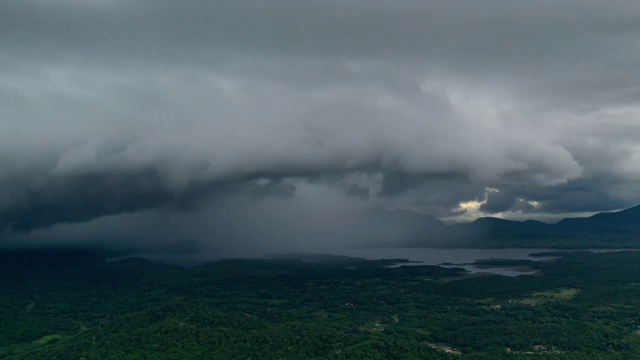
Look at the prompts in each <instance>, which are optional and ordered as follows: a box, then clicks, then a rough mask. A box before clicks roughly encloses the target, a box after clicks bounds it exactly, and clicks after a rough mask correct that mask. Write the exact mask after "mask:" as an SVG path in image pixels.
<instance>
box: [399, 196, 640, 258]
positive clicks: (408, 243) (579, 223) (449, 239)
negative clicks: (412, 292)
mask: <svg viewBox="0 0 640 360" xmlns="http://www.w3.org/2000/svg"><path fill="white" fill-rule="evenodd" d="M388 216H391V217H392V218H393V221H394V222H400V221H403V222H404V223H406V224H409V226H411V227H412V228H413V229H414V230H417V232H416V235H412V236H411V237H410V238H407V239H404V240H403V242H401V243H400V244H399V246H402V247H418V246H434V247H487V248H492V247H552V248H590V247H593V248H623V247H624V248H640V205H638V206H634V207H632V208H629V209H626V210H622V211H618V212H603V213H598V214H595V215H593V216H590V217H585V218H566V219H563V220H561V221H559V222H557V223H554V224H548V223H543V222H540V221H535V220H527V221H513V220H504V219H498V218H493V217H483V218H478V219H476V220H475V221H473V222H470V223H458V224H452V225H446V224H444V223H443V222H442V221H440V220H438V219H437V218H435V217H433V216H430V215H419V214H415V213H412V215H408V214H407V212H397V211H388ZM399 218H403V219H402V220H400V219H399Z"/></svg>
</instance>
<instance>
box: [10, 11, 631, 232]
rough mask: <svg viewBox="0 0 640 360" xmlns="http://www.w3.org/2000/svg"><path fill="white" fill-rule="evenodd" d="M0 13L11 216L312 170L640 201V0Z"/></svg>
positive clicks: (412, 194)
mask: <svg viewBox="0 0 640 360" xmlns="http://www.w3.org/2000/svg"><path fill="white" fill-rule="evenodd" d="M1 7H2V10H1V11H0V48H2V49H3V51H2V53H1V54H0V109H1V110H0V228H2V229H4V230H5V231H6V232H13V231H28V230H32V229H40V228H46V227H50V226H52V225H56V224H64V223H82V222H86V221H89V220H94V219H98V218H101V217H104V216H115V215H118V214H135V213H137V212H140V211H163V212H164V211H168V212H170V213H171V212H173V213H176V212H177V213H184V212H185V211H188V212H189V213H191V214H192V215H193V213H198V212H202V211H205V210H203V209H204V208H207V207H211V206H213V207H214V208H218V207H220V208H225V206H227V205H225V204H227V202H226V200H225V201H223V200H220V199H223V198H224V199H228V198H234V197H238V198H246V197H247V196H248V197H249V198H252V199H254V200H255V199H258V198H259V199H263V200H260V201H266V202H267V203H269V202H270V201H271V202H273V201H274V200H273V199H274V198H283V197H284V198H285V199H288V200H286V201H292V202H295V199H296V198H297V197H299V196H300V191H303V190H301V189H304V188H314V187H315V186H321V187H323V188H324V187H325V186H327V187H329V188H332V189H336V191H338V192H339V193H341V194H342V198H343V201H338V200H335V199H334V200H335V202H336V206H340V204H343V203H345V204H346V203H349V204H351V203H352V202H353V201H357V202H359V205H358V206H370V205H373V206H384V207H388V208H401V209H412V210H417V211H420V212H425V213H431V214H434V215H438V216H445V217H446V216H455V215H459V214H461V212H463V211H464V210H463V209H460V208H459V205H460V203H461V202H468V201H474V200H475V201H482V200H483V199H485V194H488V195H487V196H486V202H485V203H484V204H483V205H481V207H480V209H479V210H480V211H482V212H484V213H485V214H494V213H504V214H505V216H510V215H509V214H516V213H526V214H530V215H532V216H535V215H536V214H537V215H541V214H547V213H567V212H575V211H601V210H610V209H616V208H622V207H626V206H630V205H634V204H636V203H638V202H640V185H638V183H639V182H638V180H639V179H640V155H639V154H640V144H639V143H638V140H637V139H639V138H640V120H639V115H640V101H638V99H640V87H639V86H638V84H640V71H638V70H640V42H639V41H638V39H640V5H638V4H637V2H636V1H621V0H617V1H610V2H607V3H606V4H605V3H602V2H601V1H598V2H597V1H591V0H587V1H585V0H580V1H577V0H576V1H573V0H564V1H535V2H533V1H530V2H522V1H520V2H514V1H507V0H485V1H457V2H443V1H413V0H406V1H400V2H398V1H390V0H373V1H362V0H346V1H344V0H342V1H316V0H306V1H295V2H292V1H285V0H274V1H269V2H260V1H226V0H225V1H210V2H196V1H187V2H184V1H183V2H175V1H164V0H162V1H161V0H158V1H151V0H132V1H124V0H96V1H91V2H89V1H76V0H64V1H57V2H55V3H54V2H49V1H44V0H41V1H38V0H31V1H25V0H20V1H18V0H8V1H4V2H3V3H2V5H1ZM487 189H496V190H498V192H496V191H494V190H491V191H488V190H487ZM223 193H224V194H227V195H225V196H221V195H220V194H223ZM251 194H253V195H251ZM264 199H267V200H264ZM269 199H271V200H269ZM312 199H313V197H311V199H305V201H304V203H305V204H309V203H313V200H312ZM278 201H281V200H278ZM278 201H276V202H278ZM317 201H320V202H321V201H322V199H317ZM265 206H267V205H265ZM274 206H275V205H274ZM267 207H268V206H267ZM276 208H277V206H276ZM314 208H315V207H314ZM216 211H218V210H216ZM274 211H275V208H274ZM214 212H215V211H214ZM176 216H178V215H176ZM180 216H182V215H180ZM243 216H247V217H249V215H247V214H246V211H245V215H242V214H240V213H238V214H237V217H236V221H238V222H239V223H241V222H242V221H243V220H242V219H243ZM194 218H195V217H194ZM229 221H230V222H232V221H231V219H229ZM291 222H292V223H293V222H295V220H294V219H292V220H291ZM194 226H195V225H194ZM279 226H282V227H285V228H286V227H287V226H292V225H291V224H289V225H286V224H280V225H279ZM327 226H330V225H327ZM149 227H152V225H150V224H147V226H146V227H144V228H149Z"/></svg>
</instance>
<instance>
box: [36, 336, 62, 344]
mask: <svg viewBox="0 0 640 360" xmlns="http://www.w3.org/2000/svg"><path fill="white" fill-rule="evenodd" d="M60 339H62V335H60V334H49V335H45V336H43V337H41V338H40V339H38V340H36V341H34V342H33V343H34V344H38V345H47V344H51V343H54V342H56V341H59V340H60Z"/></svg>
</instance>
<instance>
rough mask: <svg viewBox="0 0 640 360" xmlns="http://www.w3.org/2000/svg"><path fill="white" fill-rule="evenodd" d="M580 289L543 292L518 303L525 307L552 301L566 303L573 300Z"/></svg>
mask: <svg viewBox="0 0 640 360" xmlns="http://www.w3.org/2000/svg"><path fill="white" fill-rule="evenodd" d="M579 291H580V289H576V288H562V289H555V290H549V291H541V292H536V293H533V294H531V296H529V297H527V298H524V299H520V300H518V301H517V302H518V303H520V304H525V305H539V304H543V303H546V302H550V301H566V300H571V299H572V298H573V297H574V296H576V294H577V293H578V292H579Z"/></svg>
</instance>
